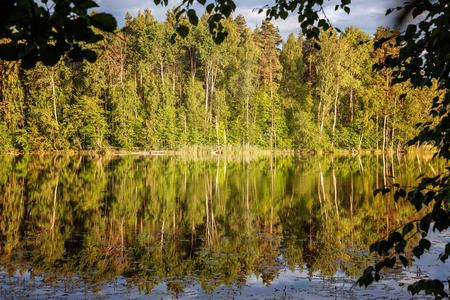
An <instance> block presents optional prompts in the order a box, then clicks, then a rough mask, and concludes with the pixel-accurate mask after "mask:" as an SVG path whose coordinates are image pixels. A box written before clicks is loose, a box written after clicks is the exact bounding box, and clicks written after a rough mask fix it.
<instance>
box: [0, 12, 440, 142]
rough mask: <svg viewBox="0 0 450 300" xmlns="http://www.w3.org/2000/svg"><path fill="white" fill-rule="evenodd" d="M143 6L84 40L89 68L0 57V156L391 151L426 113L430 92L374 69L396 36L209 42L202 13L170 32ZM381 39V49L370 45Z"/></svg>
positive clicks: (257, 33) (238, 28)
mask: <svg viewBox="0 0 450 300" xmlns="http://www.w3.org/2000/svg"><path fill="white" fill-rule="evenodd" d="M175 22H176V17H175V13H173V12H168V14H167V19H166V21H164V22H160V21H157V20H155V19H154V18H153V16H152V15H151V12H150V11H148V10H146V11H144V12H140V13H138V14H137V16H136V17H131V16H130V15H127V17H126V21H125V25H124V27H123V28H122V29H121V30H119V31H116V32H115V33H114V34H108V35H107V36H106V39H105V40H104V41H101V42H99V43H96V44H93V45H92V46H89V47H91V50H92V51H96V52H97V53H98V56H99V57H98V59H97V60H96V61H95V62H92V63H90V62H87V61H84V62H74V61H73V60H71V59H70V58H65V59H63V60H61V61H60V62H58V63H57V64H56V65H55V66H51V67H49V66H45V65H43V64H37V66H36V67H35V68H33V69H30V70H25V69H22V68H21V67H20V64H19V63H18V62H7V61H0V149H2V150H13V149H18V150H63V149H79V150H102V149H106V148H110V147H115V148H120V149H133V148H141V149H180V148H188V147H192V146H214V147H219V148H222V147H226V146H240V147H245V146H256V147H260V148H281V149H299V148H300V149H333V148H345V149H350V148H354V149H357V148H363V149H380V150H387V149H392V150H397V149H401V148H403V147H404V144H405V143H406V142H407V141H408V140H410V139H411V138H412V137H414V136H416V135H417V133H418V130H417V129H416V127H415V124H416V123H418V122H420V121H423V120H426V119H428V118H429V116H428V112H429V110H430V109H431V104H432V103H431V101H430V100H429V99H432V98H433V97H435V96H438V92H436V89H435V88H433V87H432V88H427V87H424V88H413V87H412V86H411V85H410V84H409V83H402V84H396V85H393V83H392V78H393V73H394V72H395V69H391V68H387V67H385V68H382V69H379V70H377V71H374V70H373V65H374V64H376V63H380V62H383V61H384V60H385V58H386V57H388V56H390V55H392V54H394V55H395V53H397V52H398V51H399V49H398V47H397V45H396V42H395V32H394V31H393V30H391V29H389V28H378V29H377V31H376V33H375V34H374V36H373V37H371V36H370V35H369V34H367V33H365V32H363V31H361V30H360V29H359V28H355V27H350V28H347V29H346V30H345V31H344V32H342V33H337V32H335V31H333V30H331V29H330V30H328V31H322V32H321V33H320V40H319V41H314V40H305V39H304V38H303V37H301V36H296V35H294V34H291V35H289V37H288V38H287V40H285V41H283V40H282V38H281V35H280V32H279V29H278V28H277V27H276V26H274V25H273V24H272V23H271V22H270V21H263V23H262V24H261V25H260V26H258V27H257V28H255V29H251V28H249V26H248V25H247V24H246V21H245V18H244V17H242V16H237V17H236V18H235V19H232V18H228V19H226V20H225V21H223V26H224V28H225V29H226V31H227V33H228V36H227V38H226V39H225V41H224V42H223V43H220V44H216V43H215V42H214V40H213V37H211V34H210V33H209V30H208V24H207V16H204V17H203V18H201V20H200V22H199V24H198V26H192V25H190V24H189V22H188V21H187V20H182V22H185V23H184V26H187V27H189V31H190V34H189V35H188V36H187V37H185V38H181V37H179V36H175V35H174V29H173V28H174V23H175ZM377 41H378V42H379V41H382V47H379V48H374V43H375V42H377Z"/></svg>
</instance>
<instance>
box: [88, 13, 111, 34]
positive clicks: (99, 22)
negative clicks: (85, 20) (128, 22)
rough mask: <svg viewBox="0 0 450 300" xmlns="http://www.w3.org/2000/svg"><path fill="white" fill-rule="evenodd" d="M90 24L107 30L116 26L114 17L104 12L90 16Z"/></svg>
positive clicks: (109, 30)
mask: <svg viewBox="0 0 450 300" xmlns="http://www.w3.org/2000/svg"><path fill="white" fill-rule="evenodd" d="M90 20H91V24H92V26H94V27H96V28H98V29H100V30H103V31H107V32H113V31H114V30H116V28H117V22H116V19H115V18H114V17H113V16H112V15H110V14H106V13H99V14H94V15H92V16H90Z"/></svg>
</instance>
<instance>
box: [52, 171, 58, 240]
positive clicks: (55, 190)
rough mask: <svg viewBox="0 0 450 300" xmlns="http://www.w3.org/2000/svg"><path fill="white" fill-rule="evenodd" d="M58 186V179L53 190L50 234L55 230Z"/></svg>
mask: <svg viewBox="0 0 450 300" xmlns="http://www.w3.org/2000/svg"><path fill="white" fill-rule="evenodd" d="M58 184H59V177H58V178H57V179H56V184H55V188H54V189H53V214H52V225H51V231H52V234H53V231H54V229H55V222H56V198H57V195H58Z"/></svg>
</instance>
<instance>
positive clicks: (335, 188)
mask: <svg viewBox="0 0 450 300" xmlns="http://www.w3.org/2000/svg"><path fill="white" fill-rule="evenodd" d="M332 173H333V189H334V206H335V207H336V217H337V219H338V220H339V208H338V203H337V182H336V174H335V172H334V166H333V171H332Z"/></svg>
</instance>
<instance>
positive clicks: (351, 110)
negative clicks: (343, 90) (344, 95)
mask: <svg viewBox="0 0 450 300" xmlns="http://www.w3.org/2000/svg"><path fill="white" fill-rule="evenodd" d="M349 110H350V123H353V88H351V89H350V103H349Z"/></svg>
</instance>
